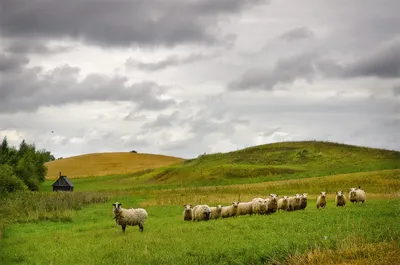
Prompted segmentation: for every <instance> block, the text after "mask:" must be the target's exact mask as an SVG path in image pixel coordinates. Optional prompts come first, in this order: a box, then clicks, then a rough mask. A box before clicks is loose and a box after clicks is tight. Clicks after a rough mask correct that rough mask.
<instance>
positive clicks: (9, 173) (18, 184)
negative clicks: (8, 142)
mask: <svg viewBox="0 0 400 265" xmlns="http://www.w3.org/2000/svg"><path fill="white" fill-rule="evenodd" d="M22 190H26V185H25V184H24V182H23V181H22V180H21V179H19V178H18V177H17V176H15V174H14V172H13V170H12V167H10V166H8V165H0V195H1V196H4V195H5V194H6V193H9V192H16V191H22Z"/></svg>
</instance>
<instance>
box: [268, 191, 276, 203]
mask: <svg viewBox="0 0 400 265" xmlns="http://www.w3.org/2000/svg"><path fill="white" fill-rule="evenodd" d="M269 197H270V199H271V200H272V201H273V202H277V201H278V195H277V194H274V193H271V194H270V195H269Z"/></svg>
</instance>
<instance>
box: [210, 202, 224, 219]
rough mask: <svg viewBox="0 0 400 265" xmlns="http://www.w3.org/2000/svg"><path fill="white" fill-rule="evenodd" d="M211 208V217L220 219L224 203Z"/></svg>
mask: <svg viewBox="0 0 400 265" xmlns="http://www.w3.org/2000/svg"><path fill="white" fill-rule="evenodd" d="M210 208H211V216H210V219H218V218H220V217H221V211H222V205H217V206H216V207H210Z"/></svg>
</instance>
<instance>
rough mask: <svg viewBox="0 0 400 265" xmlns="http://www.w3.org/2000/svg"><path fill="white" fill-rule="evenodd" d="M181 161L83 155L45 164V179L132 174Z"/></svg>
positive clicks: (117, 154)
mask: <svg viewBox="0 0 400 265" xmlns="http://www.w3.org/2000/svg"><path fill="white" fill-rule="evenodd" d="M181 161H183V159H182V158H178V157H172V156H163V155H153V154H136V153H127V152H125V153H123V152H115V153H94V154H85V155H79V156H73V157H68V158H63V159H60V160H55V161H51V162H48V163H46V165H47V168H48V172H47V176H46V179H50V180H54V179H57V178H58V176H59V172H62V173H63V175H67V176H68V178H70V179H74V178H82V177H88V176H104V175H111V174H126V173H134V172H136V171H141V170H145V169H149V168H158V167H163V166H168V165H171V164H174V163H179V162H181Z"/></svg>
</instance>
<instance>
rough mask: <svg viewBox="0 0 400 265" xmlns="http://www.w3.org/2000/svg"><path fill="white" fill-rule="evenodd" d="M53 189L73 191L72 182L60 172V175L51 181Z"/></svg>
mask: <svg viewBox="0 0 400 265" xmlns="http://www.w3.org/2000/svg"><path fill="white" fill-rule="evenodd" d="M52 186H53V191H73V190H74V184H72V182H71V181H70V180H69V179H68V178H67V176H62V175H61V172H60V177H59V178H58V179H57V180H56V182H54V183H53V185H52Z"/></svg>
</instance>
